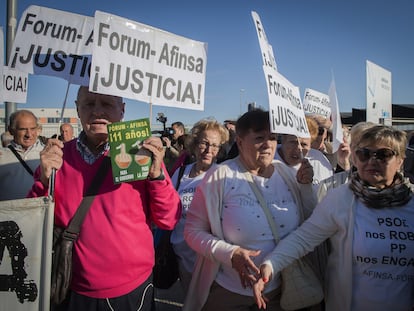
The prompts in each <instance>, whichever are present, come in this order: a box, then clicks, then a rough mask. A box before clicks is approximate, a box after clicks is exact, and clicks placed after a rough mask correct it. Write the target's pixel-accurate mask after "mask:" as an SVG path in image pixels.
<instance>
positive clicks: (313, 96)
mask: <svg viewBox="0 0 414 311" xmlns="http://www.w3.org/2000/svg"><path fill="white" fill-rule="evenodd" d="M303 110H304V111H305V115H317V116H322V117H324V118H326V119H329V118H330V117H331V105H330V103H329V95H327V94H324V93H321V92H318V91H315V90H312V89H309V88H307V89H305V93H304V96H303Z"/></svg>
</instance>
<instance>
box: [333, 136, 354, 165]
mask: <svg viewBox="0 0 414 311" xmlns="http://www.w3.org/2000/svg"><path fill="white" fill-rule="evenodd" d="M336 158H337V162H338V165H339V166H340V167H342V169H343V170H344V171H347V170H349V169H350V168H351V162H350V158H351V147H350V146H349V144H348V143H347V142H346V140H345V138H344V142H342V143H341V144H340V145H339V148H338V152H337V153H336Z"/></svg>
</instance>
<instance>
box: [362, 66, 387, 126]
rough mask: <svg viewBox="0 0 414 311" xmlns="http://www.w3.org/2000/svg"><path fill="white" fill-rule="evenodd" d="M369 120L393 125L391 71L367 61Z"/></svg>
mask: <svg viewBox="0 0 414 311" xmlns="http://www.w3.org/2000/svg"><path fill="white" fill-rule="evenodd" d="M366 75H367V121H369V122H374V123H381V124H385V125H392V95H391V92H392V85H391V82H392V81H391V72H390V71H388V70H386V69H384V68H382V67H380V66H378V65H376V64H374V63H372V62H370V61H368V60H367V61H366Z"/></svg>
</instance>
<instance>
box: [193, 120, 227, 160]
mask: <svg viewBox="0 0 414 311" xmlns="http://www.w3.org/2000/svg"><path fill="white" fill-rule="evenodd" d="M208 130H210V131H217V132H218V133H219V135H220V144H221V145H223V144H224V143H226V142H227V141H228V140H229V131H228V130H227V129H226V128H225V127H224V126H223V125H222V124H221V123H219V122H218V121H217V120H213V119H202V120H200V121H198V122H197V123H195V124H194V126H193V128H192V129H191V131H190V135H191V139H190V141H189V143H188V148H189V150H190V151H191V152H193V151H194V150H195V147H196V144H197V142H198V140H199V138H200V135H201V133H204V132H205V131H208Z"/></svg>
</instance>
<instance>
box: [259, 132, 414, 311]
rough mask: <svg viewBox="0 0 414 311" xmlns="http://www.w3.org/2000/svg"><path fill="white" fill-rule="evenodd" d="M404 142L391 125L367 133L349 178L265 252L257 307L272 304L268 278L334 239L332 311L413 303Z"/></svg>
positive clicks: (412, 227)
mask: <svg viewBox="0 0 414 311" xmlns="http://www.w3.org/2000/svg"><path fill="white" fill-rule="evenodd" d="M406 144H407V139H406V134H405V133H404V132H403V131H400V130H397V129H395V128H392V127H388V126H382V125H378V126H373V127H371V128H368V129H366V130H365V131H364V132H363V134H362V135H361V137H360V139H359V141H358V142H357V145H356V147H355V149H353V150H352V157H353V164H354V165H355V167H356V172H354V173H353V175H352V176H351V179H350V181H349V182H348V183H347V184H344V185H342V186H340V187H338V188H335V189H333V190H331V191H329V192H328V194H327V195H326V197H325V198H324V199H323V200H322V201H321V203H319V204H318V206H317V207H316V208H315V210H314V212H313V214H312V215H311V216H310V217H309V218H308V220H307V221H305V222H304V223H303V224H302V225H301V226H300V227H299V228H298V229H297V230H296V231H294V232H293V233H291V234H290V235H289V236H288V237H286V238H285V239H283V240H282V241H281V242H280V243H279V244H278V245H277V247H276V248H275V250H274V251H273V252H272V253H271V254H269V255H268V256H267V257H266V258H265V259H264V261H263V263H262V265H261V266H260V271H261V278H259V280H258V281H257V282H256V283H255V284H254V286H253V292H254V296H255V299H256V302H257V305H258V307H259V308H266V303H267V301H266V298H265V297H264V296H263V295H262V292H263V290H264V289H265V287H266V282H265V280H266V281H268V280H271V278H272V275H273V274H276V273H277V272H278V271H280V270H282V269H283V268H285V267H286V266H288V265H289V264H290V263H291V262H292V261H293V260H294V259H295V258H299V257H302V256H304V255H305V254H306V253H308V252H310V251H312V250H313V249H314V248H315V247H316V246H317V245H319V244H320V243H322V242H323V241H324V240H326V239H329V243H330V245H331V253H330V255H329V258H328V265H327V268H326V278H325V280H326V284H325V285H326V286H325V302H326V310H327V311H332V310H335V311H342V310H343V311H350V310H352V311H360V310H364V311H365V310H376V311H381V310H384V311H385V310H387V311H388V310H393V311H403V310H404V311H407V310H413V307H414V200H413V196H412V192H413V188H412V185H411V184H410V183H409V181H408V179H406V178H405V177H404V176H403V175H402V173H401V169H402V164H403V162H404V158H405V149H406Z"/></svg>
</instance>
